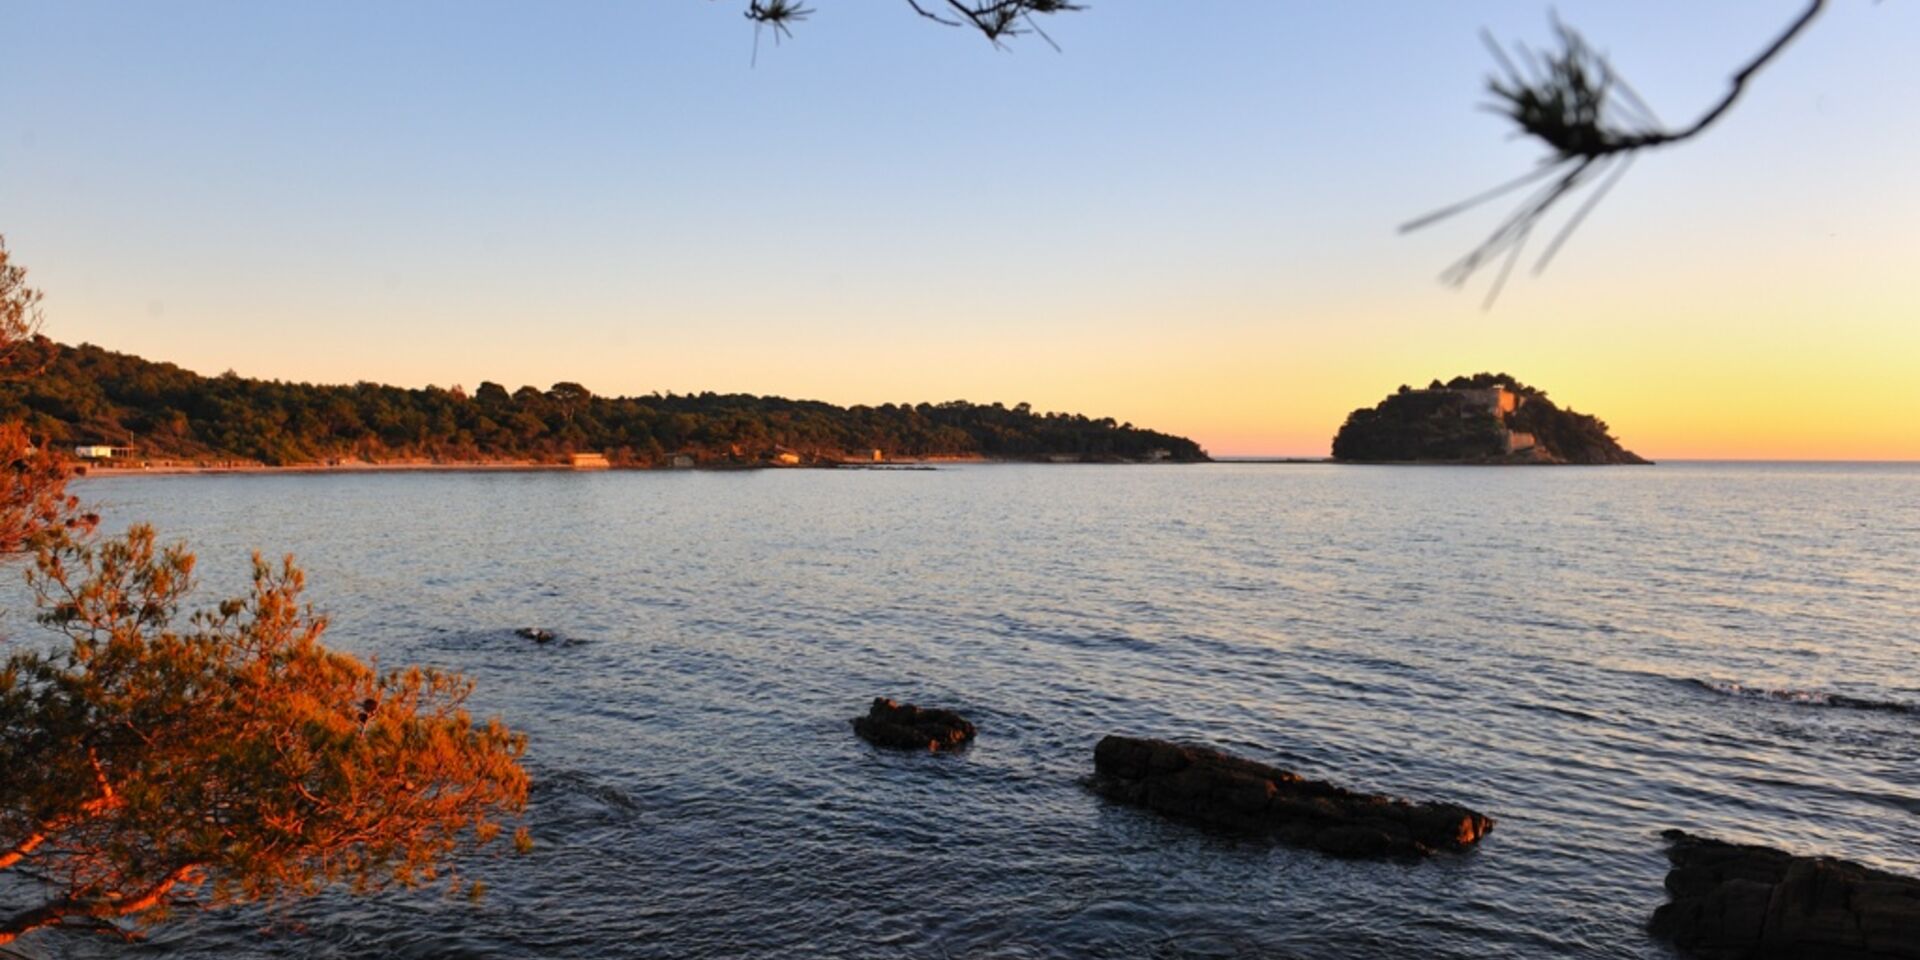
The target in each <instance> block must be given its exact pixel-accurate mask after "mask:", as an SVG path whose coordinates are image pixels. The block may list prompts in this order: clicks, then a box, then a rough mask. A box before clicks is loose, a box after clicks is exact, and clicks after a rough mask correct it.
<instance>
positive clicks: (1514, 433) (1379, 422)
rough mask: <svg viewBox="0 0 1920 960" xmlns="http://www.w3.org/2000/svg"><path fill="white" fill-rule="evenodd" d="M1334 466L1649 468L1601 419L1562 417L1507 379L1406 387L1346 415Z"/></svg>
mask: <svg viewBox="0 0 1920 960" xmlns="http://www.w3.org/2000/svg"><path fill="white" fill-rule="evenodd" d="M1333 458H1334V459H1335V460H1344V461H1350V462H1356V463H1580V464H1616V463H1647V462H1648V461H1647V460H1645V459H1643V458H1642V457H1640V456H1639V455H1637V454H1635V453H1633V452H1632V451H1630V450H1627V449H1626V448H1624V447H1622V446H1620V443H1619V441H1617V440H1615V439H1614V438H1613V436H1612V435H1611V434H1610V433H1608V431H1607V425H1606V424H1605V423H1603V422H1601V421H1600V420H1599V419H1598V418H1596V417H1592V416H1589V415H1587V414H1584V413H1575V412H1574V411H1572V410H1563V409H1561V408H1559V407H1557V406H1555V405H1554V403H1553V401H1551V400H1548V399H1547V394H1546V391H1544V390H1536V389H1534V388H1533V387H1529V386H1527V385H1526V384H1523V383H1521V382H1520V381H1518V380H1515V379H1514V378H1512V377H1510V376H1508V375H1506V374H1504V373H1477V374H1474V375H1473V376H1471V377H1454V378H1453V379H1452V380H1449V381H1447V382H1446V383H1441V382H1440V381H1438V380H1435V381H1433V383H1432V384H1431V385H1430V386H1428V387H1427V388H1426V389H1424V390H1415V389H1413V388H1411V387H1407V386H1402V387H1401V388H1400V389H1399V390H1398V391H1396V392H1394V393H1393V394H1391V395H1389V396H1388V397H1387V398H1386V399H1385V400H1382V401H1380V403H1379V404H1377V405H1375V406H1373V407H1363V408H1361V409H1359V410H1355V411H1354V412H1352V413H1351V414H1348V415H1347V422H1346V423H1344V424H1342V425H1341V427H1340V432H1339V433H1338V434H1336V435H1335V436H1334V438H1333Z"/></svg>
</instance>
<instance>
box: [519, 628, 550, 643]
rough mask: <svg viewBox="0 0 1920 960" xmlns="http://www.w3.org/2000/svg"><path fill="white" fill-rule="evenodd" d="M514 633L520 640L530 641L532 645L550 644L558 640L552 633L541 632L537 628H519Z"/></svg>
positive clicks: (547, 631)
mask: <svg viewBox="0 0 1920 960" xmlns="http://www.w3.org/2000/svg"><path fill="white" fill-rule="evenodd" d="M514 633H515V634H516V635H517V636H519V637H520V638H521V639H522V640H532V641H533V642H534V643H552V642H553V641H554V640H556V639H558V638H557V637H556V636H555V634H554V632H553V631H551V630H542V629H541V628H539V627H521V628H520V629H518V630H515V631H514Z"/></svg>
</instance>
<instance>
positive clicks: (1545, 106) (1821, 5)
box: [1400, 0, 1827, 305]
mask: <svg viewBox="0 0 1920 960" xmlns="http://www.w3.org/2000/svg"><path fill="white" fill-rule="evenodd" d="M1826 5H1827V3H1826V0H1811V2H1810V3H1809V4H1808V6H1807V9H1806V10H1805V11H1803V12H1802V13H1801V14H1800V16H1799V17H1797V18H1796V19H1795V20H1794V21H1793V22H1792V23H1790V24H1788V26H1787V28H1786V30H1785V31H1784V32H1782V33H1781V34H1780V35H1779V36H1778V37H1776V38H1775V39H1774V41H1773V42H1772V43H1771V44H1769V45H1768V46H1767V48H1766V49H1765V50H1762V51H1761V52H1760V54H1759V55H1758V56H1756V57H1755V58H1754V59H1753V60H1751V61H1749V62H1748V63H1747V65H1746V66H1744V67H1742V68H1741V69H1740V71H1739V72H1737V73H1735V74H1734V75H1733V79H1732V81H1731V84H1730V86H1729V87H1728V90H1727V93H1726V95H1725V96H1724V97H1722V98H1721V99H1720V100H1719V102H1717V103H1715V104H1714V105H1713V106H1712V107H1711V108H1710V109H1708V110H1707V111H1706V112H1705V113H1703V114H1701V115H1700V117H1699V119H1697V120H1695V121H1694V122H1693V123H1691V124H1688V125H1687V126H1685V127H1681V128H1678V129H1668V128H1666V127H1665V126H1664V125H1662V124H1661V123H1660V120H1659V118H1658V117H1657V116H1655V114H1654V112H1653V109H1652V108H1651V107H1649V106H1647V103H1646V101H1645V100H1643V99H1641V98H1640V95H1639V94H1638V93H1636V92H1635V91H1634V89H1633V88H1632V87H1631V86H1629V85H1628V84H1627V82H1626V81H1625V80H1623V79H1621V77H1620V75H1619V74H1618V73H1617V72H1616V71H1615V70H1614V69H1613V65H1612V64H1610V63H1609V62H1608V61H1607V59H1606V58H1605V57H1604V56H1601V55H1600V54H1597V53H1595V52H1594V51H1593V49H1592V48H1591V47H1589V46H1588V45H1587V43H1586V41H1585V39H1583V38H1582V37H1581V36H1580V34H1579V33H1578V32H1576V31H1574V30H1573V29H1572V28H1570V27H1568V26H1566V25H1565V24H1562V23H1560V22H1559V21H1558V20H1556V21H1555V22H1554V31H1555V32H1556V33H1557V34H1558V35H1559V39H1560V50H1559V51H1558V52H1556V53H1551V54H1547V53H1535V52H1534V51H1533V50H1530V49H1528V48H1527V47H1526V46H1524V45H1519V44H1516V45H1515V47H1514V55H1513V56H1512V57H1509V56H1508V55H1507V52H1506V51H1504V50H1502V49H1501V48H1500V46H1499V44H1497V43H1495V42H1494V40H1493V38H1492V37H1491V36H1488V35H1486V34H1484V33H1483V34H1482V37H1483V39H1484V40H1485V41H1486V44H1487V48H1488V50H1489V51H1491V52H1492V54H1493V58H1494V60H1495V62H1496V63H1497V64H1498V66H1499V69H1498V71H1497V72H1496V73H1495V74H1494V75H1493V76H1492V77H1491V78H1489V79H1488V81H1487V87H1488V90H1489V91H1490V92H1491V93H1492V94H1493V97H1494V102H1493V103H1491V104H1489V105H1488V109H1491V110H1493V111H1495V112H1496V113H1499V114H1500V115H1501V116H1504V117H1506V118H1507V119H1509V120H1511V121H1512V122H1513V123H1514V125H1515V126H1517V127H1519V128H1520V129H1519V132H1520V133H1521V134H1523V135H1526V136H1529V137H1532V138H1534V139H1537V140H1539V141H1540V142H1542V143H1544V144H1546V145H1547V146H1548V147H1549V148H1551V149H1552V151H1553V152H1552V153H1551V154H1550V155H1549V156H1548V157H1547V158H1546V159H1544V160H1543V161H1541V165H1540V166H1539V167H1538V168H1536V169H1534V170H1533V171H1531V172H1529V173H1527V174H1525V175H1523V176H1520V177H1518V178H1515V179H1514V180H1511V181H1508V182H1507V183H1504V184H1501V185H1500V186H1498V187H1495V188H1493V189H1491V190H1488V191H1486V192H1484V193H1481V194H1478V195H1476V196H1474V197H1470V198H1468V199H1467V200H1463V201H1461V202H1459V203H1455V204H1452V205H1449V206H1447V207H1443V208H1441V209H1440V210H1436V211H1434V212H1433V213H1429V214H1427V215H1425V216H1422V217H1419V218H1416V219H1414V220H1410V221H1408V222H1407V223H1405V224H1402V225H1401V227H1400V232H1402V233H1406V232H1409V231H1413V230H1418V229H1420V228H1422V227H1425V226H1428V225H1430V224H1433V223H1436V222H1438V221H1440V220H1444V219H1446V218H1448V217H1451V216H1453V215H1455V214H1458V213H1461V212H1463V211H1466V210H1469V209H1471V208H1473V207H1476V206H1479V205H1480V204H1482V203H1485V202H1487V201H1489V200H1492V199H1494V198H1496V197H1499V196H1503V195H1505V194H1506V193H1508V192H1510V191H1512V190H1515V189H1518V188H1519V187H1522V186H1525V185H1527V184H1529V183H1533V182H1535V181H1537V180H1539V179H1541V178H1543V177H1547V176H1551V175H1556V174H1557V177H1556V178H1555V179H1554V180H1553V181H1552V182H1550V183H1549V184H1547V185H1546V186H1545V187H1544V188H1542V189H1541V190H1540V191H1538V192H1536V193H1535V194H1533V195H1532V196H1531V197H1529V198H1528V199H1527V200H1526V201H1524V202H1522V203H1521V204H1520V206H1518V207H1516V208H1515V209H1514V210H1513V212H1512V213H1510V214H1508V216H1507V219H1506V220H1505V221H1503V222H1502V223H1501V224H1500V226H1499V228H1497V229H1496V230H1494V232H1493V233H1492V235H1490V236H1489V237H1488V238H1487V239H1486V240H1485V241H1483V242H1482V243H1481V244H1480V246H1478V247H1475V248H1474V249H1473V250H1471V251H1468V253H1467V255H1466V256H1464V257H1462V258H1460V259H1459V260H1458V261H1455V262H1454V264H1453V265H1452V266H1451V267H1448V268H1447V270H1446V271H1445V272H1443V273H1442V274H1441V275H1440V276H1441V279H1442V280H1444V281H1446V282H1448V283H1451V284H1453V285H1454V286H1460V285H1462V284H1465V283H1466V282H1467V281H1468V280H1469V279H1471V278H1472V277H1473V275H1474V274H1475V273H1477V272H1478V271H1479V270H1480V268H1482V267H1484V266H1486V265H1487V264H1488V263H1491V262H1493V261H1494V260H1495V259H1498V258H1500V257H1502V256H1503V255H1504V256H1505V261H1504V263H1503V266H1502V267H1501V269H1500V273H1499V275H1498V276H1497V277H1495V279H1494V284H1493V288H1492V290H1491V291H1490V293H1489V295H1488V298H1487V303H1488V305H1491V304H1492V303H1493V300H1494V299H1495V298H1496V297H1498V296H1499V292H1500V288H1501V287H1502V286H1503V285H1504V284H1505V282H1506V278H1507V275H1508V274H1509V273H1510V272H1511V271H1512V269H1513V264H1514V263H1515V261H1517V260H1518V259H1519V256H1520V253H1521V250H1522V248H1523V247H1524V246H1525V245H1526V242H1527V239H1528V238H1529V237H1530V236H1531V235H1532V232H1533V228H1534V227H1535V226H1536V225H1538V223H1539V222H1540V220H1541V219H1542V218H1544V217H1545V216H1546V215H1547V214H1548V213H1549V212H1550V211H1552V209H1553V208H1554V207H1555V206H1556V205H1557V204H1559V203H1560V201H1562V200H1565V199H1566V198H1567V197H1569V196H1571V195H1573V194H1574V193H1575V192H1577V191H1578V190H1579V189H1580V188H1581V187H1583V186H1586V185H1587V184H1589V183H1591V182H1593V181H1594V180H1595V179H1599V180H1600V186H1599V188H1598V189H1597V190H1595V191H1594V193H1593V194H1592V195H1590V196H1589V197H1588V198H1587V200H1586V202H1584V203H1583V204H1582V205H1581V206H1580V207H1579V209H1578V210H1577V211H1576V212H1575V213H1574V215H1573V216H1572V217H1571V218H1570V219H1569V220H1568V221H1567V223H1566V225H1565V226H1563V227H1562V228H1561V229H1560V231H1559V232H1558V233H1557V234H1556V235H1555V236H1554V239H1553V241H1552V242H1551V243H1549V244H1548V245H1547V250H1546V252H1545V254H1543V255H1542V256H1541V258H1540V260H1539V261H1538V262H1537V263H1536V264H1535V265H1534V272H1535V273H1538V272H1540V271H1541V270H1544V269H1546V266H1547V264H1548V263H1550V262H1551V261H1552V260H1553V257H1554V255H1555V254H1556V253H1558V252H1559V250H1560V248H1561V246H1562V245H1564V244H1565V243H1566V241H1567V238H1568V237H1570V236H1571V235H1572V233H1573V231H1574V229H1575V228H1577V227H1578V226H1579V225H1580V224H1581V223H1582V222H1583V221H1585V220H1586V218H1587V215H1588V214H1590V213H1592V212H1593V208H1594V207H1595V206H1596V205H1597V204H1598V203H1599V201H1600V199H1601V198H1602V197H1604V196H1605V195H1606V193H1607V192H1608V191H1609V190H1611V189H1612V188H1613V185H1614V184H1615V183H1617V182H1619V180H1620V177H1621V176H1623V175H1624V174H1625V173H1626V169H1627V167H1628V166H1629V165H1630V163H1629V161H1630V160H1631V159H1632V158H1633V157H1634V156H1635V155H1636V154H1638V153H1639V152H1640V151H1642V150H1647V149H1651V148H1654V147H1661V146H1666V145H1668V144H1674V143H1679V142H1681V141H1684V140H1688V139H1691V138H1693V137H1695V136H1698V135H1699V134H1700V133H1701V132H1703V131H1705V130H1706V129H1707V128H1708V127H1710V126H1712V125H1713V124H1714V123H1715V122H1717V121H1718V120H1719V119H1720V118H1721V117H1723V116H1725V115H1726V113H1727V111H1728V110H1729V109H1730V108H1732V106H1733V104H1734V102H1735V101H1736V100H1738V99H1739V98H1740V95H1741V94H1742V93H1743V92H1745V90H1746V88H1747V83H1748V81H1750V80H1751V79H1752V78H1753V76H1754V74H1756V73H1758V72H1759V71H1760V69H1761V68H1762V67H1764V66H1766V65H1767V64H1768V63H1769V62H1771V61H1772V60H1773V59H1774V58H1775V57H1777V56H1779V54H1780V52H1781V51H1782V50H1784V49H1786V47H1787V45H1788V44H1789V43H1791V42H1792V41H1793V39H1794V38H1795V37H1797V36H1799V35H1800V33H1801V32H1802V31H1804V30H1805V29H1806V27H1807V25H1808V24H1810V23H1812V22H1813V19H1814V17H1815V16H1817V15H1818V14H1819V13H1820V11H1821V10H1823V9H1825V7H1826ZM1608 171H1610V173H1608ZM1603 173H1607V174H1608V175H1606V176H1604V177H1602V176H1601V175H1602V174H1603Z"/></svg>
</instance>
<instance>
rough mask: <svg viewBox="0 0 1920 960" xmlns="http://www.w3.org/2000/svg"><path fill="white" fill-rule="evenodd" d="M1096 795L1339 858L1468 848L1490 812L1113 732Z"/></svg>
mask: <svg viewBox="0 0 1920 960" xmlns="http://www.w3.org/2000/svg"><path fill="white" fill-rule="evenodd" d="M1093 760H1094V775H1093V777H1092V779H1091V780H1089V781H1088V784H1089V786H1091V787H1092V788H1093V789H1094V791H1095V792H1097V793H1099V794H1101V795H1102V796H1105V797H1107V798H1109V799H1112V800H1117V801H1120V802H1122V803H1130V804H1134V805H1136V806H1142V807H1146V808H1147V809H1149V810H1153V811H1155V812H1158V813H1163V814H1166V815H1168V816H1171V817H1177V818H1180V819H1185V820H1194V821H1198V822H1201V823H1206V824H1210V825H1213V826H1218V827H1226V828H1229V829H1234V830H1244V831H1250V832H1257V833H1263V834H1269V835H1272V836H1274V837H1276V838H1278V839H1280V840H1282V841H1285V842H1287V843H1292V844H1295V845H1297V846H1302V847H1308V848H1311V849H1314V850H1318V851H1320V852H1322V853H1326V854H1330V855H1332V856H1337V857H1421V856H1426V855H1429V854H1432V853H1436V852H1439V851H1443V850H1464V849H1466V848H1468V847H1471V846H1472V845H1473V844H1475V843H1477V842H1479V840H1480V838H1481V837H1483V836H1485V835H1486V834H1487V832H1488V831H1490V830H1492V829H1493V820H1492V818H1490V817H1487V816H1484V815H1482V814H1479V813H1476V812H1474V811H1472V810H1469V809H1467V808H1466V807H1462V806H1459V805H1457V804H1451V803H1431V802H1415V801H1408V800H1401V799H1398V798H1396V797H1388V796H1381V795H1378V794H1369V793H1359V792H1355V791H1352V790H1347V789H1345V788H1343V787H1337V786H1334V785H1333V784H1331V783H1327V782H1324V781H1320V780H1308V779H1305V778H1304V777H1302V776H1300V775H1299V774H1297V773H1294V772H1293V771H1291V770H1282V769H1280V768H1278V767H1271V766H1267V765H1266V764H1263V763H1257V762H1255V761H1252V760H1246V759H1243V758H1240V757H1235V756H1232V755H1230V754H1225V753H1221V752H1219V751H1217V750H1208V749H1206V748H1204V747H1192V746H1185V745H1182V744H1177V743H1169V742H1167V741H1165V740H1149V739H1142V738H1138V737H1126V736H1118V735H1113V736H1108V737H1106V738H1104V739H1102V740H1101V741H1100V743H1099V745H1098V746H1097V747H1095V748H1094V754H1093Z"/></svg>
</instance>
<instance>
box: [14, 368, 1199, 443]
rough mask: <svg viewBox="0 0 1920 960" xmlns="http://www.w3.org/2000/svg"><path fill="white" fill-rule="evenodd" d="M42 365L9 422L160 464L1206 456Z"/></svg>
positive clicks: (660, 399)
mask: <svg viewBox="0 0 1920 960" xmlns="http://www.w3.org/2000/svg"><path fill="white" fill-rule="evenodd" d="M39 349H40V351H41V352H42V353H43V354H44V358H43V361H44V364H45V370H44V372H43V373H42V374H41V375H40V376H37V377H35V378H33V379H32V380H30V381H27V382H23V383H17V384H0V418H17V419H20V420H23V421H25V422H26V423H27V424H29V425H30V426H31V428H32V429H33V430H34V432H36V433H38V434H40V435H43V436H45V437H47V438H48V439H49V442H52V443H58V444H80V443H116V444H130V445H133V446H136V447H138V448H139V451H140V455H141V456H144V457H150V458H162V459H187V460H200V459H233V458H238V459H246V460H257V461H260V462H263V463H268V464H276V465H286V464H301V463H315V462H324V461H327V460H335V459H348V458H352V459H359V460H367V461H381V460H395V459H432V460H440V461H489V460H491V461H499V460H534V461H550V462H560V461H564V460H565V459H566V456H567V455H568V454H569V453H573V452H584V451H595V452H605V453H607V454H608V455H609V456H610V457H611V458H612V459H613V460H614V462H616V463H619V464H623V465H637V466H645V465H652V464H658V463H661V462H663V461H664V460H665V459H666V458H668V457H671V456H673V455H675V454H689V455H692V456H694V457H695V458H696V459H698V460H700V461H702V462H707V463H729V462H733V463H750V462H757V461H759V460H762V459H764V458H765V457H766V456H767V455H768V454H769V453H770V452H771V451H773V450H774V449H775V448H777V447H785V448H787V449H791V450H795V451H799V452H801V453H802V454H805V455H809V456H817V457H821V458H842V457H846V458H854V459H863V458H864V457H865V456H867V455H870V452H871V451H872V450H875V449H878V450H882V451H884V452H885V453H886V454H887V455H888V456H899V457H936V456H984V457H994V458H1005V459H1038V458H1045V457H1054V456H1071V457H1080V458H1086V459H1092V460H1100V459H1146V458H1148V457H1149V456H1151V455H1152V454H1153V452H1154V451H1155V450H1164V451H1166V452H1167V454H1168V456H1170V457H1171V458H1173V459H1176V460H1199V459H1204V458H1205V456H1206V454H1205V452H1204V451H1203V450H1201V449H1200V446H1199V445H1198V444H1196V443H1194V442H1193V441H1192V440H1189V439H1186V438H1184V437H1177V436H1172V435H1169V434H1165V433H1159V432H1156V431H1153V430H1146V429H1142V428H1138V427H1135V426H1133V425H1132V424H1127V423H1118V422H1115V421H1114V420H1113V419H1111V418H1090V417H1086V416H1080V415H1074V414H1064V413H1037V412H1035V411H1033V410H1032V409H1031V408H1030V407H1028V406H1027V405H1026V404H1018V405H1015V406H1013V407H1006V406H1002V405H1001V404H997V403H996V404H975V403H968V402H965V401H953V402H949V403H940V404H929V403H920V404H892V403H888V404H880V405H878V406H853V407H838V406H834V405H832V404H827V403H820V402H817V401H810V400H788V399H784V398H781V397H757V396H750V395H745V394H715V393H700V394H679V395H675V394H666V395H660V394H655V395H651V396H643V397H597V396H594V395H593V394H592V393H591V392H590V391H589V390H587V388H585V387H583V386H581V385H579V384H577V383H568V382H562V383H557V384H554V385H553V386H552V387H551V388H549V389H546V390H541V389H539V388H537V387H532V386H524V387H521V388H519V389H518V390H515V391H513V392H512V393H508V392H507V389H506V388H505V387H504V386H502V385H500V384H497V383H492V382H485V383H482V384H480V385H479V387H477V388H476V389H475V390H474V392H473V394H472V395H471V396H465V395H462V394H459V393H456V392H454V391H452V390H442V389H438V388H435V387H428V388H426V389H422V390H411V389H405V388H401V387H391V386H382V385H378V384H372V383H359V384H354V385H351V386H326V385H314V384H305V383H283V382H279V381H266V380H251V379H247V378H243V377H238V376H221V377H202V376H199V375H197V374H194V373H191V372H189V371H186V370H182V369H180V368H179V367H176V366H174V365H172V364H166V363H153V362H150V361H147V360H142V359H140V358H138V357H134V356H129V355H127V354H121V353H114V352H112V351H108V350H103V349H101V348H99V347H95V346H90V345H81V346H78V347H64V346H61V345H58V344H54V343H52V342H50V341H46V340H44V339H42V340H40V341H39Z"/></svg>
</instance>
